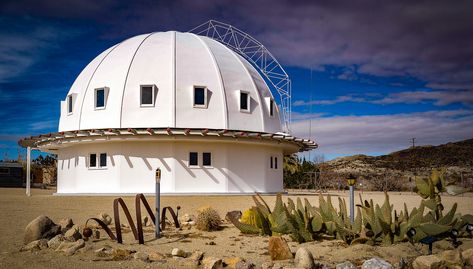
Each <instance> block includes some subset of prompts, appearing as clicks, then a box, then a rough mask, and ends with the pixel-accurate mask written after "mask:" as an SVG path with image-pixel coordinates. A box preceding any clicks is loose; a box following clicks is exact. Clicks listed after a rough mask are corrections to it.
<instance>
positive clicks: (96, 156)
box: [89, 153, 107, 168]
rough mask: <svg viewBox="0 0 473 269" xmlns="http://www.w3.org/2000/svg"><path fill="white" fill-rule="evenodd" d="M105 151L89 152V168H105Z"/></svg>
mask: <svg viewBox="0 0 473 269" xmlns="http://www.w3.org/2000/svg"><path fill="white" fill-rule="evenodd" d="M106 167H107V153H90V154H89V168H106Z"/></svg>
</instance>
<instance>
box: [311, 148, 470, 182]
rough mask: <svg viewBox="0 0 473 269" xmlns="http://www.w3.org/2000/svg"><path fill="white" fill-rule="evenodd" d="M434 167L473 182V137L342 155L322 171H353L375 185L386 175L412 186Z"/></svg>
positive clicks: (326, 165) (453, 179) (384, 179)
mask: <svg viewBox="0 0 473 269" xmlns="http://www.w3.org/2000/svg"><path fill="white" fill-rule="evenodd" d="M432 168H446V169H447V179H448V180H449V181H461V180H462V182H463V183H464V184H468V183H473V139H468V140H464V141H459V142H451V143H447V144H443V145H439V146H416V147H411V148H408V149H404V150H401V151H396V152H393V153H390V154H388V155H382V156H376V157H373V156H366V155H354V156H348V157H341V158H337V159H335V160H332V161H328V162H324V163H322V164H320V169H321V171H322V173H326V174H342V175H345V174H349V173H353V174H356V175H357V176H358V177H361V178H363V179H366V180H367V182H366V183H369V184H374V185H376V184H378V183H377V182H376V181H380V180H381V181H387V180H386V178H389V180H390V181H393V180H394V179H396V182H393V184H394V183H400V184H404V183H405V181H407V182H408V183H411V184H408V185H412V184H413V182H412V178H413V177H416V176H420V177H427V176H429V175H430V172H431V170H432ZM470 181H471V182H470ZM379 184H390V183H383V182H381V183H379ZM398 187H399V188H401V187H402V186H398Z"/></svg>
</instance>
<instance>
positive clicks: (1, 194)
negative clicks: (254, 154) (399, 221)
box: [0, 188, 473, 268]
mask: <svg viewBox="0 0 473 269" xmlns="http://www.w3.org/2000/svg"><path fill="white" fill-rule="evenodd" d="M54 192H55V190H54V189H50V190H41V189H33V190H32V196H31V197H27V196H25V190H24V189H11V188H2V189H0V214H1V215H0V268H65V267H67V268H112V267H113V268H189V264H186V263H185V262H184V261H183V260H178V259H173V258H167V259H166V260H165V261H164V262H153V263H143V262H142V261H139V260H133V259H131V260H125V261H107V260H103V259H99V258H98V257H97V255H96V254H95V253H94V250H95V249H98V248H100V247H102V246H105V245H108V246H111V247H113V248H125V249H130V250H135V251H142V250H146V249H149V248H152V249H153V250H155V251H157V252H160V253H162V254H164V255H169V254H170V253H171V250H172V249H173V248H175V247H177V248H181V249H183V250H185V251H187V252H192V251H195V250H200V251H203V252H205V255H209V256H214V257H218V258H224V257H242V258H244V259H245V260H247V261H251V262H253V263H254V264H256V265H257V267H258V266H260V265H261V264H262V263H264V262H266V261H269V260H270V257H269V255H268V249H267V248H268V239H269V238H268V237H263V236H248V235H242V234H241V233H240V231H239V230H238V229H236V228H235V227H233V225H231V224H228V223H224V224H223V229H222V230H220V231H215V232H202V231H199V230H197V229H196V228H195V227H192V228H190V229H188V228H184V229H182V230H180V231H178V230H176V229H175V228H169V229H166V231H164V233H163V235H164V236H163V237H162V238H160V239H157V240H156V239H154V234H153V231H152V229H151V228H148V229H147V232H146V233H145V241H146V242H145V245H138V243H137V242H136V241H135V240H134V239H133V237H132V235H131V233H130V232H127V233H125V234H124V244H123V245H119V244H117V243H116V242H113V241H111V240H110V239H109V238H108V237H107V236H106V234H105V233H104V232H102V233H101V239H100V240H97V241H96V242H94V243H92V242H90V241H89V242H87V246H89V247H87V246H86V248H85V249H86V250H85V251H81V252H79V253H76V254H75V255H73V256H65V255H64V254H63V253H59V252H55V251H53V250H50V249H45V250H40V251H36V252H29V251H27V252H20V251H19V250H20V248H21V247H22V246H23V236H24V229H25V227H26V225H27V224H28V223H29V222H30V221H31V220H33V219H34V218H36V217H37V216H39V215H46V216H48V217H50V218H51V219H52V220H53V221H55V222H58V221H59V220H60V219H62V218H65V217H69V218H72V219H73V221H74V223H76V224H80V225H83V224H84V223H85V221H86V220H87V219H88V218H90V217H95V216H97V215H98V214H99V213H101V212H106V213H108V214H110V215H112V201H113V199H114V198H115V197H113V196H57V195H53V193H54ZM329 193H330V195H332V196H333V197H334V198H336V197H342V198H345V199H348V192H336V191H333V192H329ZM389 194H390V201H391V203H392V204H393V205H394V207H395V209H398V210H400V209H402V207H403V203H406V204H407V207H408V208H409V209H410V208H412V207H414V206H418V205H419V203H420V201H421V198H420V197H419V196H418V195H417V194H415V193H399V192H395V193H394V192H393V193H389ZM357 195H358V193H357ZM287 197H290V198H292V199H296V198H297V197H301V198H307V199H308V200H309V201H310V202H311V203H312V204H314V205H318V197H317V194H316V193H315V192H299V191H289V192H288V194H286V195H285V196H284V197H283V199H284V201H286V199H287ZM147 198H148V201H149V203H150V205H154V201H155V200H154V197H152V196H148V197H147ZM371 198H372V199H373V200H374V201H375V203H382V202H383V201H384V194H383V193H381V192H365V193H363V199H371ZM124 199H125V202H126V203H127V205H128V208H129V209H130V212H131V214H132V215H133V214H134V197H133V196H127V197H125V198H124ZM264 199H265V200H266V201H267V202H268V204H269V205H270V206H272V205H274V201H275V196H264ZM358 200H359V199H358V196H357V198H356V203H358ZM442 201H443V203H444V205H445V208H447V209H448V208H450V207H451V206H452V205H453V203H455V202H456V203H458V212H460V213H462V214H467V213H469V214H473V194H472V193H468V194H464V195H462V196H456V197H452V196H448V195H445V196H442ZM333 202H334V205H335V206H337V204H338V201H337V199H333ZM161 205H162V206H171V207H173V208H176V206H178V205H180V206H181V208H182V209H181V211H180V214H185V213H189V214H196V210H197V209H199V208H201V207H204V206H211V207H213V208H215V209H216V210H217V211H218V212H219V213H220V216H221V217H222V219H223V218H224V216H225V214H226V212H228V211H231V210H241V211H243V210H245V209H247V208H249V207H250V206H252V205H253V200H252V199H251V196H163V197H162V198H161ZM144 212H145V211H144ZM144 214H145V213H144ZM123 222H126V221H125V218H124V216H122V223H123ZM287 239H288V240H290V239H289V238H287ZM462 241H463V244H462V245H461V246H460V248H461V249H467V248H472V247H473V240H470V239H462ZM210 242H214V243H215V244H213V243H212V244H209V243H210ZM289 246H290V248H291V250H292V251H293V252H295V251H296V250H297V248H298V247H300V246H304V247H306V248H307V249H309V250H310V251H311V252H312V254H313V255H314V258H315V259H316V260H317V261H318V262H321V263H323V264H326V265H328V266H330V267H332V268H333V267H335V265H336V264H337V263H340V262H343V261H346V260H349V261H352V262H353V263H354V264H356V265H360V264H361V263H362V262H363V260H365V259H369V258H371V257H374V256H377V257H380V258H382V259H385V260H387V261H389V262H390V263H391V264H393V265H394V266H395V267H397V266H398V264H399V260H400V259H401V258H405V259H409V258H411V259H412V257H415V256H418V255H426V253H427V247H426V246H423V245H418V244H416V245H412V244H410V243H402V244H397V245H393V246H387V247H383V246H368V245H355V246H347V245H346V244H345V243H344V242H342V241H339V240H323V241H315V242H310V243H304V244H298V243H297V242H292V241H289ZM87 249H88V250H87ZM446 249H452V246H451V244H450V243H449V242H446V241H441V242H437V243H435V244H434V253H437V252H439V251H442V250H446Z"/></svg>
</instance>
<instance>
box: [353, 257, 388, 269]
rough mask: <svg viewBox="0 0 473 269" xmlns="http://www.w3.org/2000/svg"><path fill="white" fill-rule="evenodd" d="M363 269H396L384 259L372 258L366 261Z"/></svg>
mask: <svg viewBox="0 0 473 269" xmlns="http://www.w3.org/2000/svg"><path fill="white" fill-rule="evenodd" d="M361 269H394V267H393V266H392V265H391V264H390V263H388V262H387V261H385V260H383V259H380V258H372V259H369V260H367V261H365V262H364V263H363V265H362V266H361Z"/></svg>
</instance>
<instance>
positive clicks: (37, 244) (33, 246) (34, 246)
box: [20, 239, 48, 251]
mask: <svg viewBox="0 0 473 269" xmlns="http://www.w3.org/2000/svg"><path fill="white" fill-rule="evenodd" d="M46 248H48V240H47V239H39V240H35V241H31V242H29V243H28V244H27V245H26V246H23V247H21V249H20V251H36V250H41V249H46Z"/></svg>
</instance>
